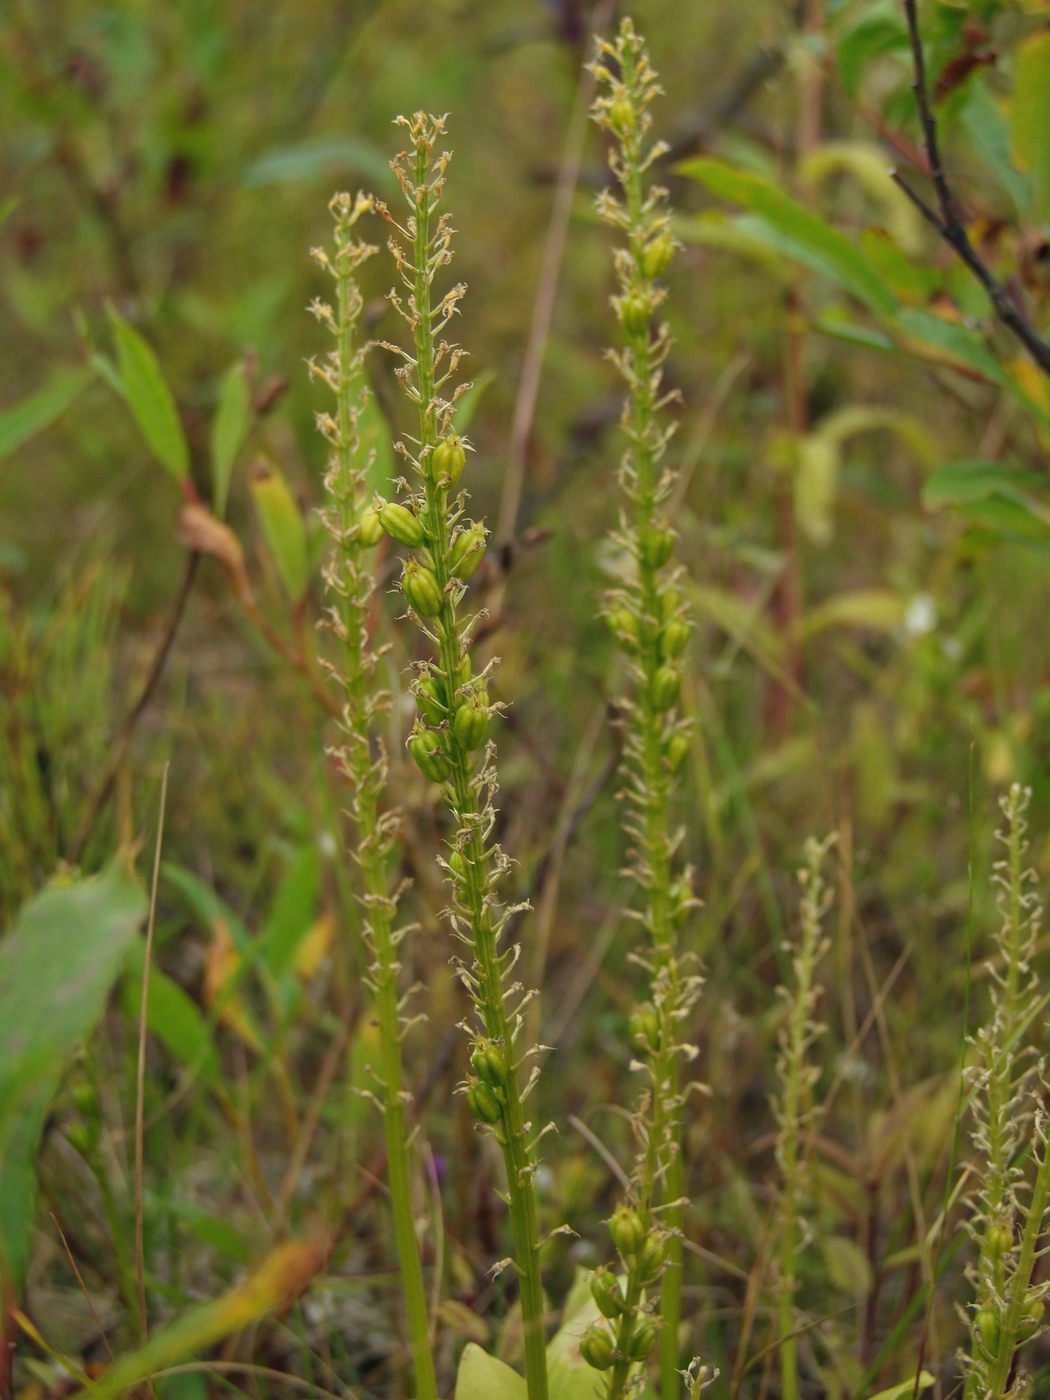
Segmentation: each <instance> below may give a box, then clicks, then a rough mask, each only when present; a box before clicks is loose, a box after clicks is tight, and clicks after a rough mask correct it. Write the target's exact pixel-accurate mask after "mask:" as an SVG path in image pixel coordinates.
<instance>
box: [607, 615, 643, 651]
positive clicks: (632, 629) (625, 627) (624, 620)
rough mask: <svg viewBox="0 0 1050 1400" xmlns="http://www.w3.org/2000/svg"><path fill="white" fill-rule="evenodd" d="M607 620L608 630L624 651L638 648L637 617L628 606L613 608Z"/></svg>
mask: <svg viewBox="0 0 1050 1400" xmlns="http://www.w3.org/2000/svg"><path fill="white" fill-rule="evenodd" d="M607 621H608V623H609V630H610V631H611V632H612V634H613V636H614V637H615V638H616V640H617V642H618V643H619V645H620V646H621V648H622V649H623V650H624V651H630V652H634V651H637V650H638V619H637V618H636V617H635V615H634V613H633V612H631V610H630V608H614V609H613V611H612V612H611V613H609V616H608V618H607Z"/></svg>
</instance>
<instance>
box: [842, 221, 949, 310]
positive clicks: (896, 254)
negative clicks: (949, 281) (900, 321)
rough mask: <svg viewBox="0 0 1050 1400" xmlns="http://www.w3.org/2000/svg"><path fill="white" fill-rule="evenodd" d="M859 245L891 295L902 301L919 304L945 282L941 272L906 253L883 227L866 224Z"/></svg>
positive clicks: (927, 299) (926, 300) (926, 299)
mask: <svg viewBox="0 0 1050 1400" xmlns="http://www.w3.org/2000/svg"><path fill="white" fill-rule="evenodd" d="M860 246H861V251H862V252H863V254H864V256H865V257H866V258H867V259H868V261H869V262H870V263H871V265H872V267H874V268H875V269H876V270H877V271H878V273H879V275H880V277H882V279H883V281H884V282H885V283H886V285H887V286H888V287H889V288H890V290H891V291H892V292H893V294H894V296H896V297H898V298H899V299H900V300H901V301H903V302H905V303H908V304H910V305H916V306H921V305H923V304H924V303H925V302H928V301H929V299H930V298H931V297H932V296H933V295H934V293H936V292H937V291H939V290H940V288H941V287H943V286H944V273H943V272H941V271H940V270H939V269H938V268H934V267H922V266H920V265H919V264H918V263H916V262H914V261H913V260H912V259H911V258H909V257H907V256H906V255H905V254H904V253H902V252H901V250H900V248H899V247H898V246H897V244H896V243H895V242H894V241H893V239H892V238H891V237H890V235H889V234H888V233H887V232H886V230H885V229H882V228H866V229H865V230H864V232H863V233H862V234H861V236H860Z"/></svg>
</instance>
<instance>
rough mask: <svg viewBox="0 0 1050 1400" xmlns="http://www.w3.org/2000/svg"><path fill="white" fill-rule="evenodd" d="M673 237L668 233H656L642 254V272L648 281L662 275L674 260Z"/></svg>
mask: <svg viewBox="0 0 1050 1400" xmlns="http://www.w3.org/2000/svg"><path fill="white" fill-rule="evenodd" d="M674 255H675V246H674V239H673V238H672V237H671V235H670V234H669V233H658V234H657V235H656V237H655V238H654V239H653V241H652V242H651V243H650V244H649V246H648V247H647V248H646V250H645V252H644V253H643V254H642V272H643V273H644V274H645V276H646V277H648V278H649V280H650V281H652V279H653V278H654V277H662V276H663V275H664V273H665V272H666V271H667V269H668V268H669V267H670V266H671V264H672V263H673V262H674Z"/></svg>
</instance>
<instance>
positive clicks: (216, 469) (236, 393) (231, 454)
mask: <svg viewBox="0 0 1050 1400" xmlns="http://www.w3.org/2000/svg"><path fill="white" fill-rule="evenodd" d="M251 417H252V399H251V390H250V388H249V385H248V371H247V369H246V368H245V365H244V361H243V360H238V361H237V362H236V363H235V364H232V365H231V366H230V368H229V369H228V370H227V371H226V375H225V378H224V379H223V381H222V390H221V391H220V393H219V404H218V407H217V408H216V410H215V417H214V418H213V419H212V425H211V481H212V510H213V511H214V513H215V514H216V515H217V516H218V517H219V519H220V520H222V519H223V518H224V517H225V515H226V502H227V500H228V499H229V495H230V476H231V474H232V472H233V464H234V462H235V461H236V459H237V453H238V452H239V451H240V450H241V447H242V446H243V445H244V439H245V438H246V437H247V435H248V426H249V424H250V423H251Z"/></svg>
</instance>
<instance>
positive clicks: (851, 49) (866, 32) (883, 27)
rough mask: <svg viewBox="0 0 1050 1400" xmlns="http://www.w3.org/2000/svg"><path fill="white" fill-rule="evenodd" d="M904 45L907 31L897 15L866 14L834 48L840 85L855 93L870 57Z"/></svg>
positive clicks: (895, 49)
mask: <svg viewBox="0 0 1050 1400" xmlns="http://www.w3.org/2000/svg"><path fill="white" fill-rule="evenodd" d="M907 47H908V31H907V29H905V27H904V24H903V22H902V20H901V19H900V17H899V16H898V15H895V14H886V13H885V12H881V13H879V14H874V15H868V16H866V17H865V18H864V19H862V20H861V21H860V23H859V24H856V25H854V26H853V28H852V29H851V30H850V31H849V32H848V33H847V34H846V35H845V36H844V38H843V39H842V40H841V41H840V43H839V45H838V49H837V50H836V54H835V57H836V59H837V60H838V65H839V74H840V76H841V78H842V86H843V87H844V88H845V89H846V91H847V92H848V93H849V94H850V95H851V96H855V95H856V92H857V89H858V88H859V87H860V80H861V75H862V74H863V72H864V68H865V66H866V65H867V64H869V63H870V62H871V61H872V59H874V58H882V57H883V56H884V55H885V54H888V53H897V52H899V51H900V50H902V49H906V48H907Z"/></svg>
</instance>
